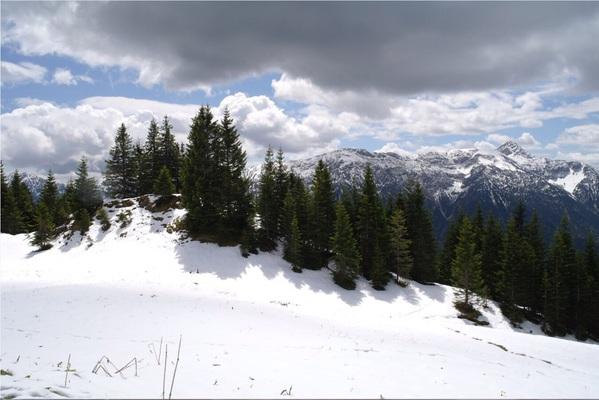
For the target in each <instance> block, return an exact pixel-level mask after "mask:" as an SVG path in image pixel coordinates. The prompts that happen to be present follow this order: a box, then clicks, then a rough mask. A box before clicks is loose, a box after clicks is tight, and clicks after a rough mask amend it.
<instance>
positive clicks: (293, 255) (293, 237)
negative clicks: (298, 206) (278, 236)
mask: <svg viewBox="0 0 599 400" xmlns="http://www.w3.org/2000/svg"><path fill="white" fill-rule="evenodd" d="M301 236H302V235H301V232H300V229H299V224H298V222H297V218H296V217H295V215H294V216H293V219H292V220H291V231H290V233H289V238H288V239H287V241H286V242H285V259H286V260H287V261H289V262H290V263H291V267H292V270H293V272H302V249H301V242H302V237H301Z"/></svg>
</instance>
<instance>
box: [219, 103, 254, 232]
mask: <svg viewBox="0 0 599 400" xmlns="http://www.w3.org/2000/svg"><path fill="white" fill-rule="evenodd" d="M219 132H220V138H221V140H220V143H221V147H222V155H221V157H220V158H221V159H220V166H219V170H220V173H218V176H219V179H220V182H219V183H218V184H219V188H220V192H221V204H222V207H223V219H224V221H223V223H222V225H223V228H224V232H223V234H226V235H228V236H232V237H235V238H239V237H240V236H241V233H242V232H243V230H244V229H245V225H246V223H247V219H248V215H249V214H250V213H251V197H250V193H249V181H248V179H246V178H245V177H244V170H245V166H246V160H247V157H246V154H245V151H243V148H242V146H241V141H240V140H239V134H238V133H237V128H236V127H235V125H234V124H233V119H232V118H231V115H230V113H229V110H228V109H225V112H224V116H223V119H222V120H221V123H220V126H219Z"/></svg>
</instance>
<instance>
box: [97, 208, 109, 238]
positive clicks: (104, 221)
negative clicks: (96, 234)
mask: <svg viewBox="0 0 599 400" xmlns="http://www.w3.org/2000/svg"><path fill="white" fill-rule="evenodd" d="M96 216H97V217H98V219H99V220H100V225H101V226H102V230H103V231H105V232H106V231H107V230H108V229H110V226H111V225H112V224H111V223H110V217H109V216H108V212H106V209H105V208H104V207H100V208H98V212H97V213H96Z"/></svg>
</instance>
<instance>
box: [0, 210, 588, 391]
mask: <svg viewBox="0 0 599 400" xmlns="http://www.w3.org/2000/svg"><path fill="white" fill-rule="evenodd" d="M116 206H117V204H115V208H111V209H110V212H109V215H110V216H111V220H112V224H113V225H112V227H111V228H110V229H109V230H108V231H107V232H102V231H101V230H100V226H99V223H98V221H95V223H94V224H93V225H92V228H91V230H90V233H89V235H88V236H86V237H83V238H82V237H81V236H80V235H79V234H75V235H73V236H72V237H71V238H70V239H68V238H67V237H62V238H61V239H60V240H59V241H57V242H56V243H55V246H54V248H52V249H51V250H48V251H45V252H40V253H38V252H33V251H32V250H33V249H32V247H31V246H30V245H29V244H28V242H27V237H26V235H17V236H10V235H6V234H2V235H0V250H1V252H2V258H1V263H0V289H1V296H2V298H1V299H2V324H1V334H2V336H1V338H2V339H1V340H2V356H1V360H0V363H1V367H2V369H3V370H5V371H6V370H8V371H10V374H11V375H3V376H2V378H1V379H2V388H1V392H2V393H1V394H2V396H3V397H4V396H6V397H9V396H21V397H36V396H42V397H62V396H72V397H95V398H99V397H136V398H140V397H143V398H148V397H152V398H155V397H161V393H162V377H163V373H164V369H163V368H164V364H165V361H164V358H165V354H164V350H165V349H164V347H165V346H163V347H162V351H160V354H161V358H160V360H161V363H160V365H158V361H157V353H158V351H159V349H160V339H161V337H163V338H164V343H165V344H166V343H168V360H167V362H166V364H167V373H166V376H167V379H166V392H167V397H168V392H169V389H170V382H171V381H170V379H171V376H172V372H173V369H174V361H175V359H176V352H177V345H178V340H179V335H182V345H181V357H180V363H179V365H178V369H177V374H176V379H175V382H174V388H173V397H174V398H185V397H196V398H197V397H219V398H231V397H244V398H246V397H251V398H257V397H261V398H264V397H269V398H274V397H283V398H285V397H318V398H323V397H339V398H347V397H354V398H355V397H377V398H378V397H379V396H383V397H427V398H430V397H443V398H447V397H478V398H488V397H496V398H499V397H522V398H523V397H554V398H565V397H568V398H572V397H587V398H592V397H597V396H599V365H598V364H597V363H596V360H597V359H598V358H599V346H598V345H596V344H590V343H580V342H576V341H573V340H565V339H558V338H550V337H546V336H544V335H542V334H540V332H539V330H538V328H537V327H536V326H534V325H532V324H525V325H524V327H523V328H524V330H515V329H513V328H512V327H511V326H510V325H509V323H508V322H507V321H506V320H505V319H504V318H503V317H502V315H501V312H500V310H499V309H498V308H497V307H496V306H495V305H494V304H490V305H489V308H488V309H482V312H483V316H484V318H485V319H487V320H488V321H489V323H490V326H489V327H480V326H474V325H472V324H470V323H469V322H465V321H464V320H461V319H458V318H457V317H456V315H457V312H456V311H455V309H454V308H453V305H452V302H453V299H454V296H453V291H452V289H451V288H450V287H447V286H443V285H434V286H422V285H419V284H416V283H411V284H410V286H409V287H407V288H400V287H398V286H396V285H393V284H390V285H389V287H388V289H387V290H386V291H384V292H378V291H375V290H373V289H371V288H370V287H369V285H368V283H367V282H365V281H363V280H359V281H358V286H357V290H355V291H346V290H343V289H340V288H339V287H337V286H336V285H334V284H333V283H332V280H331V278H330V276H329V274H328V272H327V271H324V270H323V271H304V272H303V273H302V274H296V273H293V272H291V267H290V265H289V264H288V263H287V262H285V261H283V260H282V259H281V258H280V256H279V254H276V253H272V254H268V253H266V254H264V253H262V254H259V255H256V256H251V257H250V258H248V259H244V258H242V257H240V256H239V249H238V248H236V247H222V248H221V247H218V246H216V245H213V244H202V243H198V242H189V241H187V240H181V239H180V238H179V236H178V234H177V233H176V232H173V231H172V226H173V222H174V221H175V220H176V219H177V218H180V217H182V216H183V215H184V210H170V211H167V212H164V213H151V212H150V211H148V210H146V209H144V208H142V207H140V206H139V204H138V202H137V200H134V201H133V205H131V206H128V207H121V208H116ZM121 212H124V213H126V214H127V213H128V212H130V220H131V222H130V223H129V224H128V225H127V226H125V227H123V228H121V227H119V225H118V223H117V215H118V214H119V213H121ZM169 232H172V233H169ZM524 331H525V332H529V331H531V332H532V333H533V334H529V333H524ZM69 354H70V356H71V357H70V360H71V368H70V369H71V370H72V371H71V372H70V373H69V375H68V376H67V385H66V386H67V387H66V388H65V387H63V386H64V381H65V364H66V361H67V359H68V357H69ZM103 355H105V356H107V357H108V358H109V360H110V362H107V361H106V360H105V359H103V360H102V363H101V365H102V366H103V368H106V371H107V372H108V373H110V374H111V375H112V377H109V376H107V374H106V373H105V372H104V371H103V370H98V372H97V373H96V374H94V373H92V369H94V368H95V366H96V365H97V362H98V361H99V360H100V359H101V357H102V356H103ZM134 357H135V358H136V360H137V362H138V364H137V376H135V375H136V373H135V369H134V364H132V366H131V367H130V368H127V369H125V370H124V371H123V372H122V374H119V373H115V370H116V369H117V368H115V367H114V365H116V366H117V367H118V368H120V367H122V366H124V365H125V364H126V363H127V362H128V361H130V360H132V359H133V358H134ZM117 375H119V376H117ZM285 391H286V392H285ZM288 392H291V396H287V395H286V393H288Z"/></svg>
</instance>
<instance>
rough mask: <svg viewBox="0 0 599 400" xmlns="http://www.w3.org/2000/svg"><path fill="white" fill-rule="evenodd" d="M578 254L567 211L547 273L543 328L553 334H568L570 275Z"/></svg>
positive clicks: (556, 235)
mask: <svg viewBox="0 0 599 400" xmlns="http://www.w3.org/2000/svg"><path fill="white" fill-rule="evenodd" d="M575 265H576V256H575V252H574V248H573V246H572V239H571V236H570V228H569V222H568V218H567V216H566V215H564V217H563V218H562V221H561V223H560V226H559V228H558V230H557V232H556V233H555V237H554V239H553V244H552V246H551V250H550V252H549V261H548V265H547V272H546V274H545V276H544V292H545V298H544V305H545V310H544V316H545V323H544V326H543V330H544V331H545V332H546V333H548V334H552V335H564V334H565V333H566V330H567V326H568V322H569V321H568V315H567V313H568V311H569V299H570V285H569V282H568V279H567V276H568V274H569V273H570V271H572V270H574V268H575Z"/></svg>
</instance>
